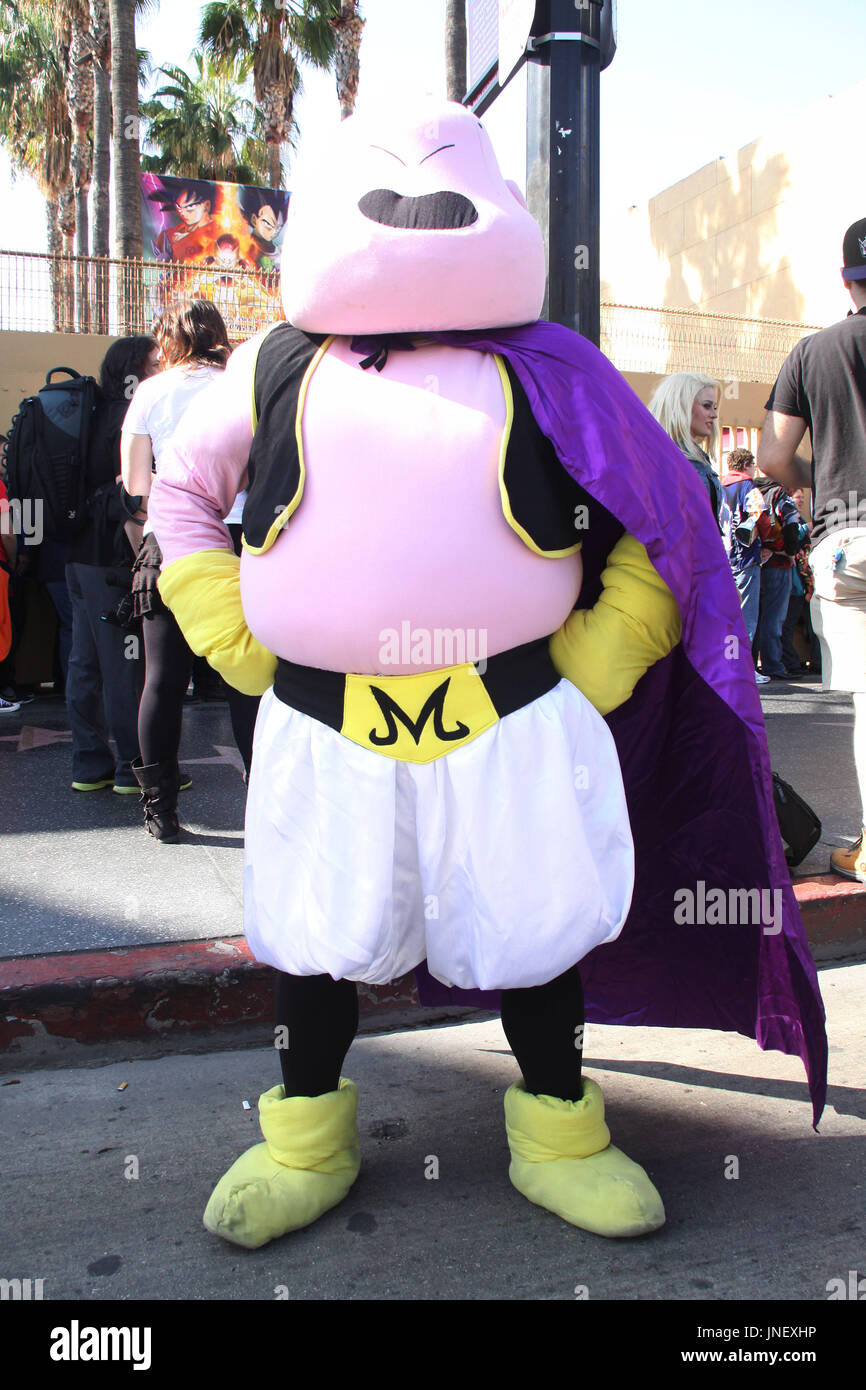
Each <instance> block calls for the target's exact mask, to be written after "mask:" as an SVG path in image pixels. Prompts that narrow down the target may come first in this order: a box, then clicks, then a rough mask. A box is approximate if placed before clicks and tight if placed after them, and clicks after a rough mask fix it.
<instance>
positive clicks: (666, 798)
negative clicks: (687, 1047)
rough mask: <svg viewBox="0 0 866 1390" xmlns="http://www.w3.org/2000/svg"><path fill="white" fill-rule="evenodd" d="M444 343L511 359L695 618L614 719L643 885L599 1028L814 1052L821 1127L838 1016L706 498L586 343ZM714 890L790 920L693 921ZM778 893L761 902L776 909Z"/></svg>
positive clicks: (535, 333)
mask: <svg viewBox="0 0 866 1390" xmlns="http://www.w3.org/2000/svg"><path fill="white" fill-rule="evenodd" d="M428 336H430V337H432V338H434V339H436V340H437V341H439V342H442V343H445V344H448V345H450V346H452V347H463V348H471V349H474V350H476V351H479V352H490V353H501V354H502V355H503V356H504V357H505V358H506V359H507V360H508V362H509V363H510V364H511V365H512V366H513V368H514V370H515V372H516V373H517V375H518V377H519V378H520V381H521V384H522V386H523V388H524V390H525V392H526V395H527V397H528V400H529V403H530V405H531V407H532V411H533V414H534V416H535V419H536V420H537V422H538V424H539V425H540V427H541V429H542V430H543V432H544V433H545V434H546V435H547V436H548V438H549V439H550V440H551V442H552V444H553V446H554V448H555V450H556V453H557V455H558V456H559V458H560V460H561V462H562V464H563V466H564V467H565V469H566V470H567V471H568V473H569V474H570V475H571V476H572V477H573V478H574V479H575V480H576V481H577V482H579V483H580V484H581V486H582V487H584V488H585V489H586V491H587V492H588V493H589V494H590V495H591V496H592V497H594V498H596V500H597V501H599V502H600V503H601V504H602V505H603V506H604V507H605V508H606V509H607V511H609V512H610V513H611V515H612V516H613V517H614V518H616V520H617V521H619V522H620V523H621V524H622V525H623V526H624V527H625V529H626V531H628V532H629V533H630V534H631V535H633V536H634V537H636V539H637V540H639V541H640V542H641V543H642V544H643V545H644V546H646V549H647V552H648V555H649V558H650V560H651V561H652V563H653V565H654V566H655V568H656V569H657V570H658V572H659V574H660V575H661V577H662V578H663V579H664V581H665V583H666V584H667V585H668V587H669V588H670V590H671V592H672V593H673V595H674V597H675V598H676V600H677V604H678V606H679V608H680V612H681V614H682V619H683V635H682V641H681V642H680V644H679V645H678V646H677V647H676V648H675V649H674V651H672V652H671V654H670V655H669V656H668V657H666V658H665V659H664V660H662V661H660V662H658V663H656V665H655V666H653V667H652V668H651V669H650V670H649V671H648V672H647V674H646V675H645V676H644V677H643V679H642V680H641V681H640V682H639V684H638V685H637V687H636V689H635V691H634V694H633V695H632V697H631V698H630V699H629V700H628V701H627V702H626V703H625V704H624V705H621V706H620V707H619V709H617V710H615V711H614V712H613V713H612V714H610V715H609V716H608V724H609V726H610V729H611V731H612V733H613V736H614V740H615V742H616V746H617V751H618V754H619V760H620V764H621V767H622V774H623V781H624V784H625V790H626V796H627V799H628V807H629V817H630V820H631V827H632V833H633V836H634V843H635V874H636V877H635V889H634V896H633V899H632V906H631V910H630V912H629V916H628V919H627V921H626V924H625V926H624V928H623V931H622V933H621V935H620V936H619V938H618V940H616V941H614V942H611V943H608V944H606V945H604V946H600V947H597V948H596V949H595V950H594V951H592V952H591V953H590V954H589V955H588V956H586V957H584V959H583V961H582V962H581V977H582V979H583V982H584V991H585V998H586V1009H587V1018H588V1019H589V1020H590V1021H593V1022H598V1023H629V1024H643V1025H645V1026H663V1027H678V1028H717V1029H726V1030H728V1029H729V1030H732V1031H735V1032H739V1033H743V1034H745V1035H746V1036H748V1037H754V1038H756V1040H757V1042H758V1043H759V1045H760V1046H761V1047H762V1048H772V1049H775V1050H778V1051H781V1052H787V1053H791V1054H794V1055H796V1056H799V1057H801V1058H802V1060H803V1063H804V1065H805V1068H806V1072H807V1075H808V1078H809V1089H810V1094H811V1097H812V1106H813V1116H814V1121H815V1123H816V1124H817V1121H818V1119H819V1117H820V1114H821V1111H822V1109H823V1106H824V1102H825V1097H826V1074H827V1039H826V1033H825V1027H824V1009H823V1005H822V1002H821V997H820V993H819V990H818V982H817V973H816V970H815V965H814V962H813V960H812V956H811V953H810V951H809V947H808V944H807V941H806V936H805V931H804V928H803V923H802V920H801V918H800V913H799V910H798V907H797V902H796V899H795V897H794V892H793V889H792V887H791V878H790V873H789V870H788V867H787V864H786V862H785V857H784V851H783V847H782V843H781V839H780V836H779V829H778V823H777V820H776V814H775V809H774V805H773V795H772V777H771V771H770V761H769V753H768V750H767V742H766V734H765V731H764V722H763V715H762V712H761V704H760V700H759V698H758V693H757V689H756V686H755V678H754V670H753V666H752V660H751V654H750V648H749V642H748V638H747V636H746V631H745V627H744V625H743V621H742V615H741V611H740V606H739V599H738V596H737V591H736V588H735V586H734V584H733V582H732V580H731V575H730V569H729V566H728V561H727V557H726V554H725V551H724V548H723V546H722V543H721V541H720V538H719V534H718V528H717V527H716V524H715V521H714V519H713V516H712V513H711V511H710V509H709V507H708V506H707V503H706V496H705V493H704V490H703V488H702V487H701V485H700V483H699V481H698V479H697V478H696V477H695V475H694V472H693V470H692V469H691V468H689V467H688V466H687V465H686V466H684V463H683V458H682V455H681V454H680V452H679V450H677V448H676V447H675V445H674V444H673V443H672V442H671V440H670V439H669V438H668V436H667V435H666V434H665V433H664V431H663V430H662V429H661V428H660V427H659V426H658V425H657V424H656V422H655V420H654V419H653V418H652V416H651V415H650V414H649V412H648V411H647V410H646V409H645V408H644V406H643V405H642V404H641V402H640V401H639V400H638V398H637V397H636V396H635V394H634V392H633V391H632V390H631V388H630V386H629V385H628V383H627V382H626V381H625V379H624V378H623V377H622V376H620V374H619V372H617V371H616V369H615V368H614V367H613V366H612V365H611V363H610V362H609V361H608V360H607V358H605V357H604V356H603V355H602V354H601V353H600V352H598V350H597V349H596V348H595V347H593V346H592V344H590V343H589V342H587V341H586V339H584V338H581V337H580V336H579V335H577V334H575V333H572V332H569V330H567V329H565V328H562V327H560V326H559V325H557V324H550V323H545V322H538V323H534V324H529V325H527V326H526V327H524V328H513V329H501V330H497V331H494V332H490V333H481V332H461V333H431V334H429V335H428ZM614 540H615V537H610V536H609V537H604V536H603V535H601V534H600V533H599V529H598V528H593V530H592V532H591V533H587V535H586V538H585V540H584V545H583V549H582V556H583V562H584V580H583V589H582V592H581V595H580V601H579V606H580V607H591V606H592V605H593V604H594V603H595V602H596V599H597V597H598V594H599V591H600V573H601V568H602V566H603V563H604V560H605V558H606V555H607V553H608V551H609V549H610V548H611V545H612V544H613V541H614ZM732 637H736V638H737V641H738V649H737V648H736V647H733V645H732V642H731V638H732ZM734 651H737V654H736V655H734V654H733V652H734ZM701 883H703V884H704V886H705V890H706V891H707V892H708V891H709V890H710V888H711V887H712V888H721V889H723V890H725V891H726V892H727V890H730V889H733V890H736V889H763V890H768V891H769V894H770V895H772V894H773V893H774V892H776V893H778V894H781V904H782V913H781V924H779V921H778V917H777V918H776V921H775V922H773V921H771V920H768V916H769V914H768V912H767V911H766V910H764V911H762V913H761V917H762V919H763V920H762V921H760V922H759V923H757V924H755V925H752V924H751V921H752V916H753V914H752V913H751V912H750V913H749V914H748V915H749V923H746V924H743V923H742V922H741V923H740V924H738V925H735V924H730V925H713V924H704V925H701V924H700V923H696V924H694V925H688V924H685V923H684V924H682V925H678V924H677V923H676V922H675V921H674V904H675V897H674V895H675V893H677V892H678V891H679V890H690V891H691V892H693V893H695V894H696V899H699V897H700V893H701V889H700V887H699V885H700V884H701ZM728 901H731V900H730V898H729V899H728ZM735 901H742V899H739V900H735ZM779 901H780V899H779V898H778V897H776V898H773V897H772V896H768V897H765V898H764V899H763V902H764V904H765V905H766V906H767V907H769V906H770V904H772V903H774V902H775V903H778V902H779ZM740 915H745V913H741V914H740ZM779 925H780V927H781V929H780V930H777V929H776V928H777V927H778V926H779ZM418 983H419V993H420V996H421V999H422V1001H423V1002H425V1003H439V1002H444V1001H451V1002H454V1003H483V1004H484V1003H486V1004H487V1005H488V1007H490V1006H492V1005H493V1004H494V1003H495V997H496V996H494V995H490V994H484V993H482V992H480V991H461V990H459V989H448V988H446V986H444V985H442V984H440V983H439V982H438V981H437V980H435V979H433V978H432V977H431V976H430V975H429V973H428V972H427V971H426V970H424V969H423V967H422V969H421V970H420V971H419V972H418Z"/></svg>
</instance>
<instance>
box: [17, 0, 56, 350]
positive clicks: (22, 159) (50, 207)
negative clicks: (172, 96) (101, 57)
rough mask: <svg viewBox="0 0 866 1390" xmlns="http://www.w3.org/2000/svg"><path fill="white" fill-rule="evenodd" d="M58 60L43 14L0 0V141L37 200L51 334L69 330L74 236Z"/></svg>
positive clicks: (46, 18)
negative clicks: (66, 260)
mask: <svg viewBox="0 0 866 1390" xmlns="http://www.w3.org/2000/svg"><path fill="white" fill-rule="evenodd" d="M65 72H66V55H65V53H64V52H63V49H62V45H61V44H60V43H59V42H58V40H57V35H56V32H55V30H54V28H53V26H52V23H51V20H50V18H49V17H48V16H46V15H45V14H44V13H43V14H35V15H30V14H29V13H27V12H26V10H25V7H24V6H22V5H21V4H20V3H18V0H0V143H2V144H3V145H4V146H5V148H6V150H7V153H8V154H9V157H10V159H11V161H12V166H13V169H16V170H18V171H19V172H21V173H25V174H28V175H29V176H30V177H32V178H33V179H34V180H35V182H36V185H37V187H38V188H39V191H40V193H41V194H42V196H43V197H44V199H45V204H46V221H47V235H48V250H49V253H50V254H51V256H52V257H55V258H56V259H54V260H53V261H52V263H51V298H52V311H53V323H54V328H55V331H62V330H64V329H68V328H71V327H72V316H73V315H72V295H71V291H72V286H71V281H70V279H69V276H68V267H66V266H64V265H63V264H62V263H61V261H60V256H61V254H62V253H64V252H65V253H66V254H67V255H70V254H71V253H72V249H73V238H74V235H75V198H74V190H73V186H72V178H71V174H70V150H71V145H72V129H71V125H70V121H69V111H68V107H67V104H66V97H65Z"/></svg>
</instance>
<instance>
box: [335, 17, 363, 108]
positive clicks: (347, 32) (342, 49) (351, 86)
mask: <svg viewBox="0 0 866 1390" xmlns="http://www.w3.org/2000/svg"><path fill="white" fill-rule="evenodd" d="M331 28H332V29H333V31H334V74H335V76H336V79H337V97H338V98H339V102H340V116H341V117H342V119H343V120H345V119H346V117H347V116H351V114H352V112H353V111H354V109H355V101H356V100H357V96H358V78H359V76H360V73H361V32H362V30H363V28H364V20H363V19H362V18H361V16H360V14H359V13H358V0H342V3H341V5H340V13H339V14H338V15H335V16H334V18H333V19H332V20H331Z"/></svg>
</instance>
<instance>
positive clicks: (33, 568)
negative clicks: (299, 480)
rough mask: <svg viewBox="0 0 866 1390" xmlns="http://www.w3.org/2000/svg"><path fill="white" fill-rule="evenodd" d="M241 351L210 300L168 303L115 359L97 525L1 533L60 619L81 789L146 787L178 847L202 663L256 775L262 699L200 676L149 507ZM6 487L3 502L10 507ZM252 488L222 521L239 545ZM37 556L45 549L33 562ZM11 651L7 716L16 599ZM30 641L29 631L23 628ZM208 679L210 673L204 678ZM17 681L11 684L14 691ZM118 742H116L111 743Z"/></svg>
mask: <svg viewBox="0 0 866 1390" xmlns="http://www.w3.org/2000/svg"><path fill="white" fill-rule="evenodd" d="M230 351H231V349H230V346H229V341H228V336H227V333H226V326H225V323H224V322H223V319H222V318H221V316H220V314H219V312H218V310H217V309H216V308H215V307H214V305H213V304H211V303H208V302H207V301H204V300H188V301H183V302H180V303H178V304H175V305H173V306H171V307H170V308H168V309H167V310H166V311H165V312H164V313H163V314H162V315H160V317H159V318H158V319H157V321H156V323H155V324H154V329H153V336H148V337H145V336H132V337H126V338H120V339H119V340H118V341H117V342H115V343H113V344H112V346H111V347H110V348H109V349H108V352H107V353H106V355H105V357H104V359H103V362H102V365H101V368H100V376H99V389H98V393H97V401H96V408H95V412H94V418H93V422H92V428H91V433H90V440H89V445H88V451H87V459H86V470H87V480H86V495H87V501H88V505H87V517H86V521H85V523H84V525H83V528H82V529H81V530H80V531H79V532H78V533H77V534H76V535H75V536H74V538H73V539H72V540H71V541H69V542H67V543H66V544H61V543H59V542H58V541H56V540H49V539H47V538H43V540H42V542H41V544H40V545H39V546H38V547H32V548H30V547H28V546H27V545H26V544H22V543H20V541H19V542H18V543H16V538H15V537H13V536H12V535H11V534H10V535H8V536H6V537H5V538H4V549H5V555H6V560H7V568H8V574H6V576H5V577H6V581H7V583H8V580H9V578H10V577H11V578H12V580H13V588H14V586H15V578H16V577H17V578H18V579H21V578H23V577H24V576H26V575H27V574H28V573H34V572H35V574H36V576H37V577H38V578H39V579H41V580H42V582H43V583H44V584H45V585H46V587H47V589H48V592H49V594H50V596H51V600H52V602H53V604H54V607H55V609H56V612H57V620H58V648H59V651H58V661H59V672H58V676H59V682H60V683H61V684H62V686H63V688H64V691H65V699H66V708H67V712H68V717H69V725H70V729H71V732H72V789H73V790H74V791H76V792H80V793H91V792H99V791H102V790H103V789H105V788H112V789H113V790H114V791H115V792H117V793H119V794H125V793H134V794H138V793H139V792H140V793H141V795H142V799H143V802H144V818H145V826H146V828H147V830H148V831H149V833H150V834H151V835H153V836H154V838H156V839H158V840H168V841H173V840H176V839H177V838H178V835H179V831H180V827H179V822H178V817H177V799H178V793H179V791H181V790H183V789H185V788H186V787H188V786H189V785H190V782H189V779H188V778H187V777H185V776H184V775H183V774H182V773H181V770H180V766H179V763H178V752H179V748H180V739H181V730H182V720H183V708H184V702H185V700H186V699H187V698H188V693H189V688H190V682H191V679H192V676H193V668H194V666H195V665H197V674H196V689H197V690H198V693H199V695H200V696H201V695H202V693H203V691H204V690H206V691H207V692H208V695H209V696H210V697H214V696H216V697H219V696H220V695H224V697H225V698H226V699H227V700H228V703H229V710H230V714H231V721H232V730H233V733H234V736H235V741H236V743H237V746H238V749H239V751H240V754H241V757H242V759H243V762H244V767H245V769H246V771H247V773H248V772H249V767H250V761H251V758H252V740H253V729H254V726H255V718H256V712H257V708H258V700H257V699H256V698H254V697H251V696H247V695H242V694H240V693H239V692H237V691H234V690H232V689H231V688H230V687H228V686H225V685H223V684H222V683H221V682H220V683H219V685H217V684H216V678H215V677H214V673H212V672H210V673H209V676H210V678H208V674H206V673H202V666H204V667H205V668H206V671H207V667H206V663H204V662H201V663H200V664H198V663H196V661H195V659H194V656H193V653H192V651H191V650H190V648H189V646H188V645H187V643H186V641H185V639H184V637H183V635H182V634H181V631H180V628H179V627H178V625H177V623H176V621H175V619H174V618H173V617H172V615H171V613H170V612H169V611H168V609H167V608H166V607H165V605H164V604H163V603H162V600H161V599H160V596H159V591H158V589H157V587H156V580H157V577H158V574H159V560H160V557H159V552H158V548H157V547H156V545H155V541H154V538H153V537H152V536H151V534H150V528H149V526H148V523H147V499H148V496H149V493H150V488H151V482H152V479H153V476H154V475H155V473H156V472H157V471H158V469H159V464H160V458H161V455H162V451H163V449H164V448H165V445H166V443H167V441H168V439H169V438H170V436H171V434H172V432H173V431H174V428H175V426H176V425H177V423H178V421H179V420H180V418H181V416H182V414H183V412H184V410H185V409H186V408H187V406H188V405H189V403H190V402H191V401H192V400H193V399H194V398H195V396H196V395H197V394H198V393H199V392H200V391H201V390H202V389H203V388H204V387H206V386H207V385H208V384H209V383H210V382H211V381H212V380H213V379H214V377H216V376H218V374H219V373H220V372H221V371H222V370H223V369H224V367H225V364H226V361H227V360H228V357H229V353H230ZM4 497H5V489H4V490H3V493H2V494H0V507H2V505H3V502H2V499H3V498H4ZM243 502H244V494H243V493H241V494H240V495H239V496H238V499H237V501H236V503H235V506H234V507H233V508H232V511H231V512H230V513H229V515H228V516H227V517H226V519H225V520H226V524H227V526H228V528H229V532H230V534H231V536H232V540H233V543H234V545H235V547H236V548H239V546H240V534H241V516H242V512H243ZM33 549H35V551H36V558H35V561H34V556H33V553H32V551H33ZM9 611H10V616H11V620H12V622H11V626H12V628H13V631H12V632H11V634H10V637H11V641H10V651H9V654H8V655H7V657H6V660H5V662H4V664H3V666H2V667H0V683H2V685H0V688H2V687H5V688H4V690H3V696H2V697H0V698H2V701H3V704H2V708H3V709H5V710H6V711H7V712H15V711H16V710H18V709H19V708H20V706H21V703H22V702H23V701H26V700H29V699H32V698H33V697H32V693H31V692H27V691H20V690H16V689H15V687H14V648H15V636H16V634H15V631H14V626H15V619H16V618H17V617H18V616H19V615H18V613H17V612H16V608H15V605H14V604H13V605H11V606H10V609H9ZM18 635H19V636H20V632H19V634H18ZM202 676H203V678H202ZM7 683H8V684H7ZM111 741H113V744H114V748H113V749H112V743H111Z"/></svg>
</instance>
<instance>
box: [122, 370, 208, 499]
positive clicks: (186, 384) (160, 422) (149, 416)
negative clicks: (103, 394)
mask: <svg viewBox="0 0 866 1390" xmlns="http://www.w3.org/2000/svg"><path fill="white" fill-rule="evenodd" d="M218 376H222V369H221V368H220V367H208V366H194V367H169V368H168V370H167V371H164V372H157V374H156V376H149V377H147V378H146V379H145V380H144V381H142V382H139V384H138V386H137V388H136V392H135V395H134V396H133V398H132V400H131V401H130V403H129V409H128V410H127V412H126V415H125V416H124V420H123V429H124V432H125V433H127V434H147V435H150V442H151V445H152V447H153V462H154V468H155V469H156V472H157V473H158V472H159V464H160V459H161V458H162V454H163V450H164V449H165V446H166V444H167V443H168V441H169V439H170V438H171V436H172V435H173V434H174V431H175V429H176V428H177V426H178V424H179V423H180V420H181V417H182V415H183V413H184V411H185V410H186V409H187V407H188V406H189V405H190V403H191V402H192V401H193V400H194V398H195V397H196V396H197V395H198V393H199V392H200V391H203V390H204V388H205V387H206V386H209V385H210V383H211V382H212V381H213V380H214V378H215V377H218Z"/></svg>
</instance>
